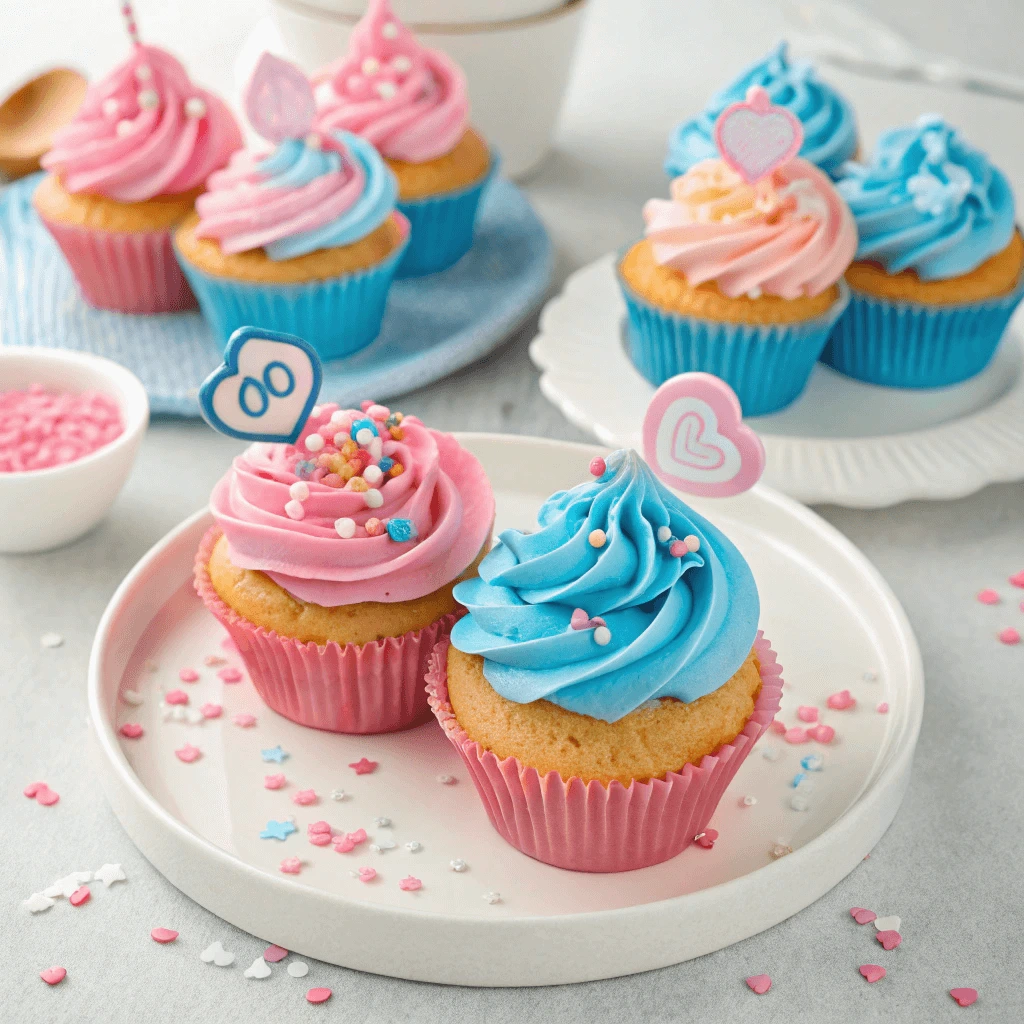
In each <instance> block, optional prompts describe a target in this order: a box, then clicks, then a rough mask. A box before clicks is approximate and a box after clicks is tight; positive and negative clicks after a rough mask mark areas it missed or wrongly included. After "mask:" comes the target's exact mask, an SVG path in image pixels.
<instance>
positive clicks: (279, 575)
mask: <svg viewBox="0 0 1024 1024" xmlns="http://www.w3.org/2000/svg"><path fill="white" fill-rule="evenodd" d="M385 414H387V415H388V416H390V413H389V410H386V409H383V408H382V407H379V406H373V407H371V408H370V409H369V411H368V412H359V411H356V410H339V409H338V406H336V405H323V406H318V407H317V408H316V409H315V410H314V413H313V415H312V416H311V417H310V419H309V421H308V422H307V424H306V426H305V428H304V429H303V432H302V435H301V437H300V438H299V440H298V442H297V443H296V444H295V445H287V444H266V443H258V444H254V445H251V446H250V447H249V448H248V449H247V450H246V451H245V452H244V453H243V454H242V455H240V456H238V457H237V458H236V459H235V460H234V462H233V463H232V466H231V469H230V470H229V471H228V472H227V474H226V475H225V476H224V477H223V478H222V479H221V480H220V481H219V482H218V483H217V485H216V487H215V488H214V490H213V494H212V495H211V498H210V508H211V511H212V512H213V515H214V517H215V518H216V520H217V525H218V526H219V527H220V529H221V530H222V531H223V533H224V536H225V538H226V539H227V543H228V556H229V557H230V559H231V561H232V562H233V563H234V564H235V565H237V566H239V567H241V568H243V569H256V570H260V571H262V572H265V573H266V574H267V575H268V576H269V577H270V578H271V579H272V580H273V581H274V582H275V583H277V584H278V585H279V586H281V587H283V588H284V589H285V590H286V591H288V593H289V594H291V595H292V596H293V597H296V598H298V599H299V600H300V601H309V602H313V603H315V604H318V605H322V606H323V607H327V608H333V607H336V606H338V605H344V604H355V603H357V602H361V601H384V602H393V601H408V600H413V599H414V598H417V597H423V596H424V595H426V594H429V593H432V592H433V591H435V590H437V589H438V588H439V587H442V586H444V585H445V584H446V583H450V582H451V581H452V580H454V579H456V578H457V577H458V576H459V575H460V574H461V573H462V572H464V571H465V569H466V568H467V567H468V566H469V565H470V564H471V563H472V562H473V560H474V559H475V558H476V556H477V555H478V554H479V552H480V549H481V548H482V547H483V545H484V542H485V541H486V540H487V539H488V537H489V536H490V531H491V526H492V524H493V521H494V496H493V494H492V492H491V487H490V484H489V483H488V481H487V477H486V475H485V474H484V471H483V468H482V467H481V465H480V463H479V462H478V461H477V460H476V458H474V456H473V455H471V454H470V453H469V452H468V451H466V450H465V449H464V448H462V447H461V446H460V445H459V443H458V442H457V441H456V440H455V438H453V437H452V436H451V435H449V434H442V433H440V432H438V431H436V430H430V429H428V428H427V427H425V426H424V425H423V424H422V423H420V421H419V420H417V419H416V418H415V417H412V416H406V417H405V418H404V419H402V420H401V426H400V429H398V430H397V431H396V433H397V435H398V436H397V437H394V436H392V432H391V431H390V430H389V429H388V428H387V427H386V423H387V419H386V418H385ZM332 417H333V419H332ZM367 420H371V421H373V423H374V427H373V429H374V430H375V431H376V434H375V435H374V436H375V437H377V438H379V440H380V445H379V449H380V451H379V454H377V453H376V452H375V451H374V449H375V448H376V447H377V441H375V440H373V439H370V440H369V442H368V443H361V444H359V445H358V447H359V449H360V451H362V452H367V453H369V454H366V455H359V454H356V453H353V455H351V456H350V460H351V461H350V465H352V466H355V467H356V469H357V470H358V472H357V473H356V477H357V478H360V479H362V480H363V482H364V483H365V482H366V481H369V485H368V486H364V485H363V484H361V485H360V488H361V489H355V485H354V483H353V481H352V480H351V479H350V480H349V481H348V484H347V485H346V483H345V481H344V480H339V479H338V477H337V476H336V475H335V476H334V477H333V478H332V477H331V476H330V474H329V469H330V466H327V465H325V463H327V462H331V460H336V459H337V458H338V455H337V453H336V451H335V443H334V439H337V440H338V442H339V443H341V442H343V441H344V440H347V439H349V434H351V433H352V432H353V431H352V430H351V426H352V424H356V427H357V429H356V430H355V431H354V433H356V434H357V435H358V434H359V429H360V428H361V427H363V426H365V425H366V421H367ZM314 434H317V435H319V438H318V439H317V440H316V442H315V443H310V442H309V438H310V437H311V436H312V435H314ZM339 434H344V435H345V437H344V438H341V437H339V436H338V435H339ZM321 442H322V443H321ZM350 447H351V446H350ZM382 460H384V461H382ZM342 461H343V460H342ZM394 463H397V464H399V465H400V466H401V467H402V472H401V475H398V476H393V475H390V474H389V472H388V467H389V465H390V464H394ZM332 464H333V465H335V466H336V465H338V463H337V461H334V462H333V463H332ZM371 464H372V465H373V466H375V467H376V468H377V469H378V470H380V469H382V468H383V470H384V471H383V473H381V472H375V473H374V474H373V476H372V477H371V475H370V474H369V472H367V469H366V467H367V466H369V465H371ZM391 468H393V466H391ZM361 474H365V476H361ZM296 485H298V493H300V494H303V493H306V492H305V490H304V488H308V493H307V494H306V497H304V498H299V499H297V498H296V497H295V495H294V494H293V487H295V486H296ZM371 492H372V493H371ZM296 503H297V504H298V506H299V507H298V508H297V507H296ZM339 520H342V521H346V520H347V521H349V522H347V523H346V526H347V527H348V530H346V531H345V532H348V533H349V534H350V535H348V536H342V535H340V532H339V525H338V524H339ZM371 520H374V521H376V526H375V525H374V523H371ZM391 520H400V521H402V524H403V532H402V533H400V534H399V533H396V534H395V535H394V536H393V535H392V534H391V533H389V532H388V530H387V529H386V526H387V524H388V523H390V522H391ZM368 528H369V529H368ZM371 531H372V532H371ZM403 537H407V538H408V539H396V538H403Z"/></svg>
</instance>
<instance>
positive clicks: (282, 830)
mask: <svg viewBox="0 0 1024 1024" xmlns="http://www.w3.org/2000/svg"><path fill="white" fill-rule="evenodd" d="M294 831H295V823H294V822H291V821H275V820H274V819H273V818H271V819H270V821H268V822H267V827H266V828H265V829H264V830H263V831H262V832H261V833H260V839H279V840H280V841H281V842H284V840H286V839H287V838H288V837H289V836H290V835H291V834H292V833H293V832H294Z"/></svg>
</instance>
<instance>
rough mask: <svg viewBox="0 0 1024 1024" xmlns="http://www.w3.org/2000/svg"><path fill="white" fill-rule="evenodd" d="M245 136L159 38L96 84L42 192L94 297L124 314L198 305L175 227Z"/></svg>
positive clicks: (65, 135)
mask: <svg viewBox="0 0 1024 1024" xmlns="http://www.w3.org/2000/svg"><path fill="white" fill-rule="evenodd" d="M241 145H242V135H241V132H240V131H239V129H238V125H237V124H236V123H235V119H234V117H232V115H231V112H230V111H229V110H228V108H227V106H226V104H224V103H223V102H222V101H221V100H220V99H218V98H217V97H216V96H214V95H213V94H212V93H209V92H207V91H206V90H205V89H201V88H199V87H197V86H195V85H193V84H192V83H191V82H190V81H189V78H188V75H187V74H186V73H185V69H184V68H183V67H182V66H181V64H179V63H178V61H177V60H175V58H174V57H172V56H171V55H170V54H169V53H167V52H166V51H164V50H160V49H158V48H157V47H155V46H146V45H143V44H141V43H136V44H135V46H134V47H133V49H132V53H131V56H130V57H129V58H128V60H126V61H125V62H124V63H123V64H120V65H118V67H116V68H115V69H114V70H113V71H112V72H111V73H110V74H109V75H108V76H107V77H106V78H104V79H102V80H100V81H99V82H96V83H94V84H93V85H92V86H90V88H89V91H88V92H87V93H86V97H85V101H84V102H83V104H82V107H81V109H80V110H79V112H78V113H77V114H76V116H75V118H74V120H73V121H72V122H71V123H70V124H69V125H68V126H67V127H65V128H63V129H61V130H60V131H59V132H58V133H57V134H56V135H55V137H54V141H53V148H52V149H51V150H50V152H49V153H47V154H46V156H45V157H43V161H42V164H43V167H44V168H46V170H48V171H50V172H51V173H50V174H49V175H47V177H45V178H44V179H43V181H42V183H41V184H40V186H39V188H38V189H37V190H36V193H35V196H34V197H33V203H34V205H35V208H36V211H37V212H38V213H39V216H40V217H41V218H42V221H43V223H44V224H45V225H46V227H47V228H48V229H49V231H50V233H51V234H52V235H53V237H54V238H55V239H56V241H57V244H58V245H59V246H60V248H61V250H62V251H63V253H64V256H65V258H66V259H67V261H68V263H69V265H70V266H71V270H72V273H73V274H74V275H75V278H76V280H77V281H78V286H79V288H80V289H81V292H82V295H83V297H84V298H85V300H86V301H87V302H89V303H90V304H91V305H93V306H97V307H99V308H100V309H113V310H117V311H119V312H122V313H166V312H171V311H173V310H179V309H185V308H189V307H192V306H194V305H195V300H194V299H193V298H192V293H191V292H190V291H189V287H188V284H187V283H186V281H185V278H184V276H183V275H182V272H181V270H180V269H179V267H178V263H177V261H176V260H175V258H174V251H173V248H172V246H171V229H172V228H173V227H174V225H175V224H177V223H178V222H179V221H180V220H182V218H184V217H185V216H186V215H187V214H188V213H190V212H191V211H192V208H193V205H194V203H195V199H196V196H198V195H199V193H200V192H201V191H202V189H203V183H204V182H205V181H206V179H207V177H209V175H210V174H211V173H213V172H214V171H216V170H218V169H219V168H221V167H223V166H224V165H225V164H226V163H227V161H228V158H229V157H230V156H231V154H232V153H233V152H234V151H235V150H236V149H238V148H240V147H241Z"/></svg>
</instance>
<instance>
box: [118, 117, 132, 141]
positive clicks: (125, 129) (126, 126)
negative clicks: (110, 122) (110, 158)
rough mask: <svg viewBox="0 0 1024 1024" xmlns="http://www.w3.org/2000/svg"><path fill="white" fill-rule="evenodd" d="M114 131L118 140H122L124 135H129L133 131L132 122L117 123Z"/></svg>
mask: <svg viewBox="0 0 1024 1024" xmlns="http://www.w3.org/2000/svg"><path fill="white" fill-rule="evenodd" d="M114 131H115V132H117V135H118V137H119V138H124V137H125V136H126V135H131V133H132V132H133V131H135V122H134V121H118V122H117V124H116V125H115V127H114Z"/></svg>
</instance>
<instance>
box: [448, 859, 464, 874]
mask: <svg viewBox="0 0 1024 1024" xmlns="http://www.w3.org/2000/svg"><path fill="white" fill-rule="evenodd" d="M448 864H449V867H451V869H452V871H459V872H462V871H465V870H466V868H468V867H469V865H468V864H467V863H466V862H465V861H464V860H463V859H462V858H461V857H456V858H455V860H452V861H449V862H448Z"/></svg>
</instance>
